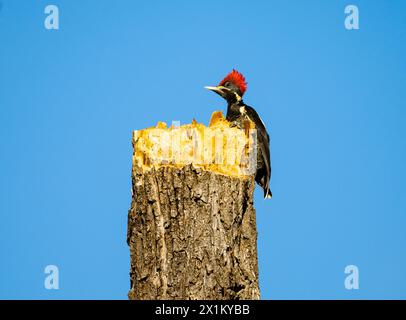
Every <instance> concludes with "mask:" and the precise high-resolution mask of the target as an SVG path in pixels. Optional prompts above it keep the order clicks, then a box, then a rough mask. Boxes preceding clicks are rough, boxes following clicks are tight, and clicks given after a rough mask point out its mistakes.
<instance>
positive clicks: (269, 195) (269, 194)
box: [264, 188, 272, 199]
mask: <svg viewBox="0 0 406 320" xmlns="http://www.w3.org/2000/svg"><path fill="white" fill-rule="evenodd" d="M264 199H272V191H271V189H269V188H266V189H264Z"/></svg>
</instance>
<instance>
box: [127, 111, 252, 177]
mask: <svg viewBox="0 0 406 320" xmlns="http://www.w3.org/2000/svg"><path fill="white" fill-rule="evenodd" d="M248 129H250V128H248ZM248 129H247V130H240V129H238V128H236V127H230V123H229V122H228V121H227V120H226V119H225V118H224V117H223V114H222V112H221V111H215V112H213V114H212V116H211V120H210V124H209V126H205V125H204V124H201V123H197V122H196V120H194V119H193V121H192V123H190V124H186V125H182V126H173V125H172V126H170V127H169V128H168V127H167V125H166V123H164V122H158V124H157V125H156V126H155V127H150V128H146V129H142V130H135V131H134V132H133V147H134V154H133V170H135V169H137V170H138V171H139V170H141V171H142V172H144V171H149V170H151V169H152V168H156V169H157V168H159V167H162V166H172V167H178V168H181V167H184V166H186V165H190V164H192V165H193V166H195V167H198V168H201V169H203V170H207V171H213V172H217V173H220V174H225V175H229V176H233V177H246V176H249V175H251V174H252V173H253V172H252V169H251V165H252V161H251V159H255V161H256V148H255V147H254V140H255V136H253V135H252V134H251V133H252V132H251V131H249V130H248ZM251 129H253V128H252V127H251Z"/></svg>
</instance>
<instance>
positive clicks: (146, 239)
mask: <svg viewBox="0 0 406 320" xmlns="http://www.w3.org/2000/svg"><path fill="white" fill-rule="evenodd" d="M254 138H255V137H253V136H252V135H250V134H248V135H247V133H246V132H244V130H239V129H237V128H230V127H229V123H228V122H227V121H225V119H224V118H223V117H222V114H221V113H220V112H215V113H214V114H213V116H212V119H211V122H210V125H209V127H205V126H204V125H202V124H197V123H196V122H195V121H193V122H192V124H189V125H185V126H181V127H173V126H172V127H171V128H166V125H165V124H164V123H158V125H157V126H156V127H154V128H149V129H144V130H139V131H135V132H134V135H133V147H134V155H133V167H132V192H133V196H132V203H131V209H130V210H129V213H128V231H127V242H128V245H129V247H130V256H131V270H130V283H131V289H130V291H129V293H128V297H129V298H130V299H137V300H138V299H153V300H155V299H169V300H172V299H227V300H229V299H259V297H260V292H259V285H258V262H257V230H256V221H255V209H254V206H253V192H254V187H255V182H254V177H253V174H252V168H251V169H249V167H250V165H249V164H247V163H250V162H252V161H247V159H251V160H252V159H254V158H255V161H256V152H255V150H256V147H255V143H254V144H253V143H252V142H253V141H254ZM232 153H234V155H233V154H232Z"/></svg>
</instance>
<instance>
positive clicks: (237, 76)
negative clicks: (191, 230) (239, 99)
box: [219, 69, 247, 95]
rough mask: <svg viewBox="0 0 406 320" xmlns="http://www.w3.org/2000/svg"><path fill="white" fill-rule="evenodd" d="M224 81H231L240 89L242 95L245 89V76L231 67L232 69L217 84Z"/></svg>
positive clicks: (222, 83) (220, 84)
mask: <svg viewBox="0 0 406 320" xmlns="http://www.w3.org/2000/svg"><path fill="white" fill-rule="evenodd" d="M226 82H231V83H233V84H234V85H235V86H237V87H238V88H239V89H240V91H241V95H243V94H244V92H245V90H247V82H246V81H245V77H244V76H243V75H242V74H241V73H239V72H238V71H237V70H234V69H233V71H231V72H230V73H229V74H228V75H227V76H226V77H225V78H224V79H223V80H221V82H220V83H219V86H222V85H224V84H225V83H226Z"/></svg>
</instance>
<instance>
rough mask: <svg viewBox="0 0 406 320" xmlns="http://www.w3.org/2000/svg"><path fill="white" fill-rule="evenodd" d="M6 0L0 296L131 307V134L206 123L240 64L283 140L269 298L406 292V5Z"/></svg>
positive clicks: (262, 242) (267, 270) (261, 205)
mask: <svg viewBox="0 0 406 320" xmlns="http://www.w3.org/2000/svg"><path fill="white" fill-rule="evenodd" d="M0 2H1V3H2V5H0V8H1V11H0V41H1V45H0V121H1V125H0V144H1V151H0V152H1V158H0V177H1V179H0V218H1V222H0V298H24V299H33V298H35V299H43V298H44V299H52V298H53V299H64V298H69V299H71V298H79V299H82V298H83V299H88V298H97V299H98V298H101V299H110V298H111V299H126V294H127V291H128V289H129V276H128V272H129V250H128V247H127V244H126V223H127V210H128V208H129V206H130V201H131V192H130V187H131V177H130V172H131V155H132V148H131V132H132V130H134V129H141V128H144V127H148V126H152V125H154V124H155V123H156V122H157V121H158V120H162V121H166V122H169V123H170V122H171V121H172V120H179V121H181V123H188V122H190V121H191V120H192V118H196V119H197V120H198V121H200V122H204V123H207V122H208V120H209V118H210V115H211V113H212V111H214V110H219V109H222V110H225V104H224V102H223V101H221V99H220V98H219V97H218V96H216V95H215V94H213V93H211V92H208V91H206V90H205V89H203V86H205V85H213V84H217V83H218V81H219V80H221V78H222V77H223V76H224V75H225V74H226V73H227V72H229V71H231V69H232V68H237V69H238V70H239V71H241V72H242V73H244V74H245V76H246V78H247V80H248V86H249V87H248V91H247V93H246V96H245V102H246V103H247V104H249V105H252V106H254V107H255V108H256V109H257V111H258V112H259V113H260V115H261V116H262V118H263V120H264V122H265V123H266V124H267V127H268V129H269V131H270V134H271V149H272V165H273V176H272V191H273V194H274V198H273V199H272V200H271V201H264V200H263V199H262V198H261V191H260V190H257V191H256V197H255V206H256V209H257V223H258V248H259V267H260V285H261V291H262V298H264V299H281V298H288V299H290V298H292V299H298V298H305V299H316V298H322V299H324V298H328V299H330V298H333V299H335V298H339V299H354V298H362V299H370V298H371V299H376V298H384V299H387V298H406V232H405V228H406V203H405V190H406V188H405V181H406V170H405V167H406V166H405V164H406V125H405V123H406V103H405V101H406V87H405V83H406V60H405V57H406V3H405V2H404V1H395V0H393V1H386V0H376V1H361V0H357V1H352V0H351V1H341V0H337V1H333V0H331V1H325V0H320V1H302V0H296V1H200V2H199V1H148V2H147V1H96V0H94V1H90V0H88V1H62V0H53V1H22V0H19V1H16V0H0ZM47 4H55V5H57V6H58V7H59V11H60V21H59V23H60V25H59V27H60V29H59V30H57V31H55V30H46V29H45V28H44V19H45V17H46V15H45V14H44V8H45V6H46V5H47ZM348 4H356V5H357V6H358V8H359V17H360V29H359V30H352V31H348V30H346V29H345V28H344V19H345V14H344V8H345V6H346V5H348ZM50 264H54V265H57V266H58V267H59V273H60V275H59V276H60V289H59V290H51V291H50V290H46V289H45V288H44V285H43V283H44V278H45V274H44V268H45V266H47V265H50ZM350 264H353V265H356V266H358V268H359V273H360V274H359V286H360V287H359V290H352V291H349V290H346V289H345V287H344V279H345V276H346V275H345V274H344V268H345V266H347V265H350Z"/></svg>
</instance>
